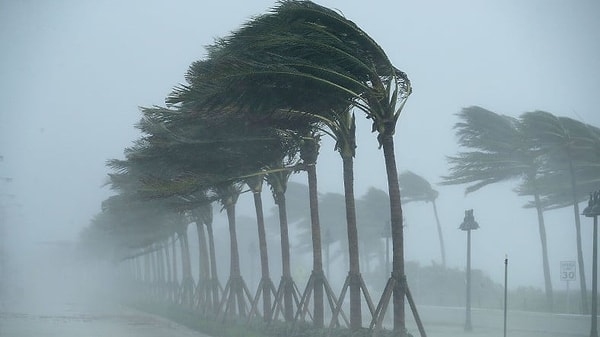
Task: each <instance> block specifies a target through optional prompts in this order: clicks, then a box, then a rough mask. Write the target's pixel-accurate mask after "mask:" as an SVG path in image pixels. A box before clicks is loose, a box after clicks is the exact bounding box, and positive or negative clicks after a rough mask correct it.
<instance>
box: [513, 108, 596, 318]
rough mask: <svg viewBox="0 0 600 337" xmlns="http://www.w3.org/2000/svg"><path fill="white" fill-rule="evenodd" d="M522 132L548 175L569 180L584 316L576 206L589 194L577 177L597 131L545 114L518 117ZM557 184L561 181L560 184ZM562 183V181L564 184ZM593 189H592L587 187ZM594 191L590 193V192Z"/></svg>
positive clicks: (585, 304)
mask: <svg viewBox="0 0 600 337" xmlns="http://www.w3.org/2000/svg"><path fill="white" fill-rule="evenodd" d="M521 119H522V121H523V125H524V128H525V130H526V132H527V133H528V135H530V137H531V138H532V139H533V141H534V142H535V143H536V145H537V146H538V147H539V148H540V151H541V152H542V153H543V154H544V155H545V156H546V158H547V160H546V162H545V164H546V170H547V171H549V172H550V173H551V174H552V173H554V177H556V174H557V173H558V174H559V176H558V177H559V178H560V177H565V178H568V180H567V181H566V182H567V186H569V187H568V189H569V190H570V197H571V202H570V204H571V205H572V206H573V215H574V217H575V232H576V242H577V261H578V264H579V283H580V291H581V305H582V312H583V313H587V312H588V310H589V308H588V299H587V287H586V280H585V270H584V263H583V250H582V247H581V220H580V210H579V203H580V202H581V201H583V200H585V199H587V196H588V192H589V191H581V190H580V189H579V188H580V185H579V184H578V177H579V176H580V175H581V173H582V172H581V168H583V167H589V166H587V165H581V164H582V162H585V159H586V158H589V157H590V155H593V153H594V149H595V147H596V145H597V142H598V138H599V135H600V133H598V131H597V129H595V128H592V127H590V126H589V125H585V124H584V123H581V122H579V121H576V120H573V119H571V118H567V117H557V116H554V115H552V114H551V113H548V112H544V111H534V112H528V113H525V114H523V115H522V116H521ZM559 181H560V180H559ZM563 182H565V180H563ZM590 187H592V188H593V186H590ZM592 190H593V189H592Z"/></svg>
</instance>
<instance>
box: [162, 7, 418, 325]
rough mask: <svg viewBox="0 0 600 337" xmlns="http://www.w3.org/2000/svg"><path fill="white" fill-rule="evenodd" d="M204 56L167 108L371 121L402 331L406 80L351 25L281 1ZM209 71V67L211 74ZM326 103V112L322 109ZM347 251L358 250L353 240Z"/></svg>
mask: <svg viewBox="0 0 600 337" xmlns="http://www.w3.org/2000/svg"><path fill="white" fill-rule="evenodd" d="M209 57H210V60H208V62H202V63H198V64H196V67H195V69H193V70H192V71H190V72H189V73H188V75H189V76H188V82H189V83H190V85H189V86H183V87H181V88H179V90H176V92H174V94H173V95H172V96H171V97H170V102H171V103H181V102H188V104H192V105H193V106H198V105H200V106H208V107H210V108H213V107H217V106H223V104H225V105H229V104H236V105H241V106H242V108H244V109H249V107H252V109H249V110H256V111H265V108H266V110H267V111H269V110H271V111H272V110H276V109H290V110H293V111H297V112H305V113H311V114H313V115H318V116H323V117H324V118H325V119H329V120H332V119H339V122H338V124H336V126H343V127H344V128H346V129H347V130H348V131H352V132H354V131H353V130H354V117H353V115H352V114H351V113H350V111H349V109H348V107H350V106H353V107H357V108H359V109H361V110H363V111H364V112H365V113H366V114H367V117H368V118H371V119H373V121H374V130H376V131H378V133H379V136H378V139H379V140H380V144H381V146H382V147H383V149H384V157H385V159H386V171H387V173H388V185H389V190H390V193H389V195H390V204H391V219H392V221H391V225H392V232H393V245H394V273H393V277H392V278H391V282H390V287H392V288H393V289H394V306H395V308H396V310H395V320H394V322H395V329H396V330H398V331H404V330H405V326H404V294H405V289H406V282H405V281H404V279H405V277H404V269H403V260H404V255H403V244H402V237H403V235H402V211H401V204H400V194H399V187H398V183H397V176H396V169H395V157H394V150H393V134H394V130H395V123H396V121H397V119H398V117H399V114H400V111H401V109H402V107H403V106H404V102H405V101H406V98H407V97H408V95H409V94H410V91H411V90H410V84H409V82H408V79H407V78H406V75H405V74H404V73H402V72H401V71H399V70H397V69H396V68H394V67H393V66H392V65H391V63H390V62H389V60H388V59H387V56H386V55H385V53H384V52H383V51H382V49H381V48H380V47H379V46H378V45H377V44H376V43H375V42H374V41H373V40H372V39H371V38H370V37H369V36H368V35H367V34H366V33H365V32H364V31H362V30H361V29H360V28H358V27H357V26H356V25H355V24H354V23H353V22H351V21H349V20H347V19H345V18H344V17H342V16H341V15H339V13H336V12H334V11H332V10H329V9H327V8H324V7H322V6H318V5H316V4H314V3H312V2H309V1H287V2H282V3H281V4H280V5H279V6H278V7H277V8H275V9H274V10H273V11H272V12H271V13H270V14H269V15H264V16H261V17H259V18H257V19H255V20H253V21H252V22H250V23H248V24H247V25H246V26H245V27H244V29H241V30H239V31H238V32H236V33H234V34H233V35H232V36H231V37H230V38H228V39H223V40H221V41H219V42H218V43H217V44H216V45H214V46H213V47H212V48H211V49H210V50H209ZM210 69H215V70H213V71H212V75H211V72H210ZM207 74H208V75H207ZM191 102H195V103H191ZM398 103H399V104H398ZM326 106H329V107H331V108H329V109H324V107H326ZM344 107H345V108H344ZM332 112H333V115H332ZM328 127H329V126H328ZM332 133H333V131H332ZM336 136H339V135H336ZM350 136H352V135H350ZM352 137H353V136H352ZM336 140H337V141H338V142H339V141H340V139H339V138H337V139H336ZM347 140H349V141H350V143H348V144H349V146H348V148H345V149H344V148H342V147H341V146H340V147H339V149H340V153H343V155H344V156H346V157H344V159H343V161H345V164H344V167H345V168H346V169H348V168H349V166H350V164H351V161H350V160H349V159H348V156H349V155H351V153H353V152H354V148H353V147H354V146H355V144H354V141H353V140H352V139H347ZM345 141H346V140H345ZM340 145H341V144H340ZM392 171H393V173H392ZM350 176H351V175H350V174H349V173H348V174H347V178H346V179H345V186H346V188H347V191H348V193H350V192H351V191H352V186H351V185H350V181H349V178H348V177H350ZM352 207H353V206H352V201H349V205H348V210H347V217H348V220H349V221H350V223H349V226H348V227H349V234H348V235H349V239H350V240H353V238H354V236H355V235H354V232H355V231H354V229H353V228H352V227H353V224H352V223H351V222H352V218H353V217H354V216H353V213H355V212H353V211H352ZM350 247H351V249H353V250H356V249H357V247H354V244H353V243H351V244H350ZM357 255H358V254H356V252H354V251H353V252H352V254H351V259H352V260H353V262H352V263H351V264H352V265H356V267H357V266H358V264H357V263H358V262H356V263H355V262H354V261H355V260H356V261H358V259H357V258H356V259H355V256H357ZM356 267H355V266H353V267H352V268H353V270H351V271H350V273H349V278H352V279H355V278H357V277H360V276H359V275H356V270H354V269H355V268H356ZM351 283H352V284H351V286H350V287H351V291H350V292H351V317H352V318H351V321H352V322H353V323H352V324H351V325H352V326H353V328H357V327H358V326H360V294H359V292H360V289H359V290H358V291H357V289H358V288H357V286H358V283H357V282H355V281H353V282H351ZM357 294H358V296H357ZM385 301H387V299H386V300H385ZM352 308H353V309H352Z"/></svg>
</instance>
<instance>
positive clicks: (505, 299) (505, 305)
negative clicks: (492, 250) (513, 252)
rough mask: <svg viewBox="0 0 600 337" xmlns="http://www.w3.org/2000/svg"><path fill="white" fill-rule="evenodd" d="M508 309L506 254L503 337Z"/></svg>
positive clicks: (506, 266)
mask: <svg viewBox="0 0 600 337" xmlns="http://www.w3.org/2000/svg"><path fill="white" fill-rule="evenodd" d="M507 310H508V256H506V257H505V258H504V337H506V316H507V315H506V314H507V312H508V311H507Z"/></svg>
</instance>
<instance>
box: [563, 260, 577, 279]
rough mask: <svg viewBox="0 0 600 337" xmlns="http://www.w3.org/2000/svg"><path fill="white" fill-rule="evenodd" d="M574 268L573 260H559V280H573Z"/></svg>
mask: <svg viewBox="0 0 600 337" xmlns="http://www.w3.org/2000/svg"><path fill="white" fill-rule="evenodd" d="M576 269H577V267H576V265H575V261H560V279H561V281H575V275H576V273H575V271H576Z"/></svg>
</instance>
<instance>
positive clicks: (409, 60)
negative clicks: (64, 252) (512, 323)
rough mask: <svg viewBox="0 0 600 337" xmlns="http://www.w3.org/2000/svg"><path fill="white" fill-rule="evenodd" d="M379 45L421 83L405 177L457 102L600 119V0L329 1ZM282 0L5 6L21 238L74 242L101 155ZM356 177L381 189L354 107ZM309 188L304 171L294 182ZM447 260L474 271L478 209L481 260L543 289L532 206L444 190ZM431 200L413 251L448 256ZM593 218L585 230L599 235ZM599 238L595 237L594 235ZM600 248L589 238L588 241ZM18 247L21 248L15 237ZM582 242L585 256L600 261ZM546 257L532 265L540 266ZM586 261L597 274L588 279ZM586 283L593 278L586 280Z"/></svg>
mask: <svg viewBox="0 0 600 337" xmlns="http://www.w3.org/2000/svg"><path fill="white" fill-rule="evenodd" d="M319 3H320V4H322V5H325V6H328V7H331V8H336V9H338V10H340V11H341V12H342V13H343V14H344V15H345V16H346V17H347V18H349V19H351V20H353V21H354V22H355V23H357V24H358V25H359V26H361V27H362V28H363V29H364V30H365V31H366V32H367V33H369V34H370V35H371V36H372V37H373V38H374V39H375V40H376V41H378V42H379V43H380V44H381V45H382V47H383V48H384V50H386V51H387V52H388V54H389V56H390V58H391V60H392V61H393V62H394V63H395V65H396V66H397V67H398V68H400V69H402V70H404V71H405V72H406V73H407V74H408V76H409V77H410V79H411V81H412V84H413V88H414V93H413V95H412V96H411V97H410V99H409V101H408V103H407V105H406V108H405V111H404V113H403V116H402V117H401V118H400V120H399V124H398V129H397V134H396V138H395V139H396V144H397V149H396V157H397V161H398V165H399V168H400V169H401V170H405V169H410V170H412V171H414V172H416V173H417V174H420V175H422V176H424V177H426V178H427V179H429V180H430V181H431V182H432V183H437V182H439V181H440V176H442V175H444V174H446V173H447V169H448V167H447V164H446V161H445V156H448V155H453V154H455V153H456V151H457V150H458V148H457V146H456V138H455V136H454V132H453V130H452V126H453V125H454V123H456V122H457V119H456V116H455V114H456V113H457V112H459V111H460V109H461V108H463V107H467V106H471V105H480V106H483V107H484V108H487V109H489V110H492V111H495V112H497V113H501V114H507V115H511V116H518V115H520V114H521V113H523V112H526V111H532V110H538V109H541V110H546V111H549V112H551V113H553V114H556V115H562V116H568V117H572V118H575V119H579V120H581V121H583V122H586V123H590V124H593V125H596V126H600V113H599V112H598V107H599V106H600V94H598V93H599V92H600V20H599V18H600V4H599V3H598V2H597V1H592V0H590V1H579V0H578V1H559V0H544V1H541V0H540V1H533V0H530V1H519V0H512V1H475V0H473V1H462V0H461V1H442V0H440V1H391V0H390V1H383V0H370V1H352V0H350V1H349V0H328V1H321V2H319ZM273 4H274V1H264V0H253V1H234V0H219V1H210V2H209V1H202V2H200V1H191V0H190V1H181V0H177V1H148V0H143V1H142V0H140V1H116V0H115V1H112V0H105V1H91V0H72V1H26V0H22V1H7V0H0V45H1V46H2V47H1V49H0V50H2V52H1V54H0V55H1V58H2V62H0V102H1V108H0V155H1V156H2V157H3V161H1V162H0V176H3V177H11V178H12V179H13V181H12V182H10V183H4V182H0V184H2V185H0V190H1V191H2V193H3V194H2V195H4V194H6V193H12V194H15V195H16V198H14V199H9V198H7V197H6V196H0V198H3V199H0V202H2V203H4V204H5V205H8V206H9V208H10V220H11V224H14V226H15V227H17V228H18V231H17V234H18V235H17V236H16V237H17V238H19V240H24V242H25V241H27V242H38V241H44V240H74V239H76V238H77V235H78V233H79V231H80V230H81V229H82V228H83V227H84V226H86V225H87V224H88V223H89V219H90V218H91V217H92V216H93V215H94V214H95V213H97V212H98V211H99V210H100V202H101V201H102V200H103V199H105V198H106V197H107V196H108V195H110V194H111V192H110V191H109V190H108V189H107V188H102V185H103V183H104V182H105V180H106V173H107V172H108V170H107V168H106V167H105V162H106V160H107V159H110V158H122V156H123V154H122V153H123V149H124V148H125V147H127V146H129V145H131V142H132V141H133V140H134V139H136V138H137V137H138V133H137V131H136V130H135V129H134V127H133V124H134V123H135V122H136V121H137V120H138V119H139V117H140V115H139V110H138V107H139V106H150V105H161V104H164V98H165V96H166V95H168V94H169V92H170V90H171V89H172V88H173V87H174V86H176V85H177V84H179V83H182V82H183V81H184V77H183V76H184V73H185V71H186V69H187V67H188V66H189V65H190V63H191V62H193V61H194V60H198V59H201V58H203V57H204V55H205V50H204V46H205V45H207V44H210V43H211V42H212V41H213V39H214V38H215V37H220V36H224V35H226V34H228V32H230V31H232V30H235V29H236V28H238V27H239V26H240V25H241V24H242V23H244V22H245V21H246V20H248V19H249V18H250V17H251V16H253V15H257V14H261V13H263V12H265V11H266V10H267V9H268V8H269V7H271V6H272V5H273ZM358 119H359V130H358V146H359V147H358V149H357V157H356V169H355V184H356V194H357V196H360V195H362V194H363V193H364V192H366V190H367V189H368V188H369V187H370V186H374V187H377V188H381V189H384V190H385V189H386V188H387V187H386V182H385V181H386V180H385V171H384V167H383V159H382V158H383V155H382V153H381V151H380V150H378V149H377V144H376V140H375V135H373V134H371V133H370V125H369V123H367V122H366V121H364V119H363V118H362V116H359V118H358ZM332 150H333V144H332V143H331V142H330V141H325V142H324V144H323V148H322V150H321V158H320V159H319V174H320V175H319V183H320V189H321V190H322V191H338V192H341V191H342V178H341V170H342V169H341V160H340V159H339V156H338V155H337V154H336V153H334V152H333V151H332ZM293 179H294V180H296V181H301V182H303V181H305V177H303V176H298V177H294V178H293ZM435 187H436V188H437V189H438V190H439V192H440V199H439V201H438V202H439V208H440V209H439V211H440V215H441V218H442V219H441V220H442V225H443V226H444V234H445V235H446V239H447V244H446V245H447V254H448V260H449V264H450V265H451V266H454V267H463V266H464V254H465V248H464V245H465V235H464V233H462V232H460V231H459V230H458V229H457V227H458V225H459V224H460V222H461V221H462V219H463V215H464V210H465V209H468V208H474V209H475V217H476V219H477V220H478V221H479V223H480V225H481V229H480V230H479V231H477V232H475V233H474V237H473V244H474V248H473V250H474V254H476V255H477V256H476V257H475V258H474V260H473V265H474V267H477V268H482V269H484V270H486V271H487V272H488V273H489V274H490V275H492V276H493V277H494V278H496V279H499V278H500V275H501V273H502V271H503V265H502V263H503V258H504V255H505V254H509V256H510V258H511V268H512V270H514V276H513V278H512V279H513V280H514V282H515V283H514V284H518V285H521V284H523V285H524V284H532V285H535V286H542V285H543V276H542V272H541V267H539V268H538V266H541V256H540V249H539V235H538V231H537V224H536V218H535V212H533V211H530V210H522V209H521V208H520V207H521V205H522V204H524V203H525V202H526V201H527V200H526V199H522V198H516V197H515V196H514V194H513V193H512V192H511V188H512V187H514V184H510V183H508V184H503V185H500V186H494V187H491V188H488V189H484V190H482V191H480V192H477V193H475V194H473V195H469V196H467V197H465V196H464V195H463V190H464V187H462V186H461V187H444V186H435ZM429 207H430V205H418V204H414V205H413V204H409V205H406V206H405V213H406V217H407V223H408V226H407V228H406V240H407V243H406V250H407V251H406V255H407V258H409V259H415V260H419V261H421V262H423V263H430V262H431V261H432V260H437V261H439V251H438V244H437V237H436V236H435V235H436V234H435V227H434V222H433V221H434V219H433V216H432V215H431V213H430V212H429ZM572 222H573V220H572V211H569V210H563V211H557V212H551V213H548V215H547V227H548V242H549V246H550V248H551V252H550V258H551V261H550V264H551V268H552V273H553V277H554V278H553V283H554V286H555V288H557V289H559V288H561V287H563V286H564V285H563V284H561V282H560V279H559V278H558V266H559V262H560V261H562V260H575V258H576V257H575V236H574V229H573V228H574V226H573V224H572ZM589 222H590V221H589V219H586V218H583V230H584V231H591V226H588V223H589ZM588 238H589V235H587V234H586V235H584V240H586V239H588ZM587 241H590V242H587ZM19 242H20V241H19ZM590 246H591V240H586V241H585V245H584V248H585V250H584V255H586V257H587V256H590V255H591V249H590ZM531 266H535V267H531ZM589 266H590V264H589V263H588V270H587V273H588V276H589V274H590V269H591V268H590V267H589ZM590 277H591V276H590Z"/></svg>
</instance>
